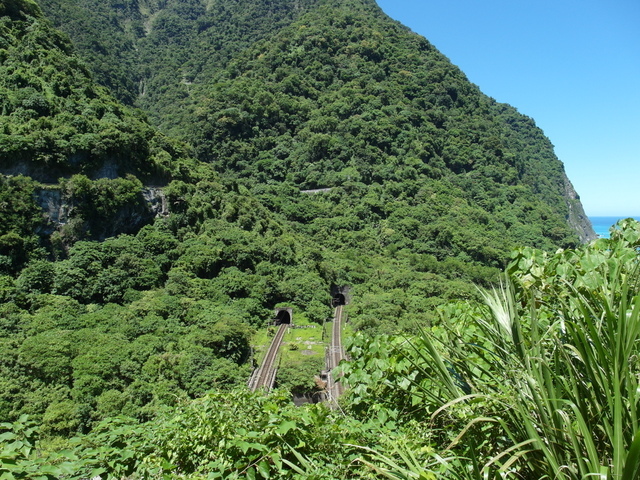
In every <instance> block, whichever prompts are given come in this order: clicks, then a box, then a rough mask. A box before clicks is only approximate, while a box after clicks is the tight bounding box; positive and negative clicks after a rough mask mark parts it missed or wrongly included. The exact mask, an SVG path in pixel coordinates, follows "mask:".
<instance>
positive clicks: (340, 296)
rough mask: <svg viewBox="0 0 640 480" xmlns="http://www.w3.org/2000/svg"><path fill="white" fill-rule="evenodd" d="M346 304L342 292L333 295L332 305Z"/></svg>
mask: <svg viewBox="0 0 640 480" xmlns="http://www.w3.org/2000/svg"><path fill="white" fill-rule="evenodd" d="M346 304H347V299H346V297H345V296H344V295H343V294H341V293H339V294H337V295H336V296H335V297H333V306H334V307H337V306H338V305H346Z"/></svg>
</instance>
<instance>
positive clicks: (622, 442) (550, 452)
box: [350, 220, 640, 480]
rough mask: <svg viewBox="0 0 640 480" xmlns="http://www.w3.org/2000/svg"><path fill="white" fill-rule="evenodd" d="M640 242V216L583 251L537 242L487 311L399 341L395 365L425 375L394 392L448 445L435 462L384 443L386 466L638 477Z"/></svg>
mask: <svg viewBox="0 0 640 480" xmlns="http://www.w3.org/2000/svg"><path fill="white" fill-rule="evenodd" d="M639 246H640V224H638V223H636V222H632V221H630V220H626V221H622V222H620V224H619V225H618V228H616V229H612V238H611V239H610V240H608V239H600V240H597V241H595V242H593V243H591V244H590V245H589V246H586V247H584V248H582V249H579V250H566V251H562V250H561V251H558V252H556V253H555V254H552V255H549V254H546V253H543V252H541V251H538V250H534V249H529V248H523V249H521V250H519V251H517V252H515V253H514V257H513V261H512V263H511V265H510V267H509V268H508V277H507V280H506V282H505V283H504V284H503V285H501V286H500V288H497V289H494V290H493V291H485V292H483V296H484V299H485V304H486V305H485V307H483V308H478V307H472V306H469V307H467V308H466V309H462V310H461V308H460V306H456V307H451V308H449V309H444V310H443V316H442V324H441V326H439V327H437V328H433V329H429V330H423V331H422V332H421V334H420V335H417V336H415V337H413V338H409V339H404V340H402V341H400V340H398V341H396V343H395V347H394V352H393V354H392V355H390V357H389V358H388V359H387V364H388V365H395V366H398V365H405V369H406V372H411V373H410V375H396V376H395V377H394V376H393V375H389V376H387V377H386V381H385V383H387V387H386V388H387V389H390V388H391V389H394V390H395V391H396V396H395V397H394V400H395V404H396V408H400V409H402V408H404V409H405V412H406V413H410V414H411V415H413V416H415V417H417V418H421V419H423V420H424V421H427V422H428V423H429V425H431V426H432V431H431V434H430V438H431V439H432V441H433V442H434V443H437V444H438V445H439V448H437V449H436V450H435V452H437V455H436V454H435V453H434V456H433V458H432V461H433V462H432V466H431V467H427V464H426V463H424V461H422V462H420V461H417V460H416V457H415V456H414V455H413V453H412V452H410V451H403V449H402V448H400V447H399V448H398V450H397V452H395V453H396V458H395V459H393V456H392V455H391V456H390V455H389V452H379V453H378V455H377V456H376V458H377V460H378V461H379V462H381V463H382V464H384V465H385V466H384V467H379V466H378V467H375V468H376V470H378V472H379V473H381V474H384V475H385V476H386V477H388V478H425V477H424V476H423V475H425V473H426V472H430V473H431V474H435V473H436V471H435V470H434V467H433V465H437V470H438V471H440V474H439V475H440V476H439V478H441V477H442V478H474V479H480V478H483V479H491V478H525V479H540V478H548V479H586V478H601V479H605V478H606V479H622V480H633V479H637V478H638V475H640V470H639V467H640V429H639V424H638V414H639V413H640V411H639V406H640V404H639V400H640V391H639V385H638V383H639V373H640V369H639V365H638V356H639V353H640V296H639V295H638V287H639V285H640V271H639V262H638V247H639ZM388 370H389V371H391V370H392V369H391V368H389V369H388ZM353 373H354V374H355V375H352V376H351V377H350V381H351V382H354V381H355V380H356V379H357V377H358V375H362V374H363V372H357V373H356V372H353ZM398 455H399V456H400V459H398ZM434 459H435V460H434ZM371 465H372V466H373V463H371ZM443 470H444V472H443Z"/></svg>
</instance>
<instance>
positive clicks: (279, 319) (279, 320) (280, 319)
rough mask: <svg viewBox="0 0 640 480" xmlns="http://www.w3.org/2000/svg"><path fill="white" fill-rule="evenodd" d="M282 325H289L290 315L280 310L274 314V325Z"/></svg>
mask: <svg viewBox="0 0 640 480" xmlns="http://www.w3.org/2000/svg"><path fill="white" fill-rule="evenodd" d="M283 323H287V324H290V323H291V314H290V313H289V312H288V311H286V310H280V311H279V312H278V313H277V314H276V325H282V324H283Z"/></svg>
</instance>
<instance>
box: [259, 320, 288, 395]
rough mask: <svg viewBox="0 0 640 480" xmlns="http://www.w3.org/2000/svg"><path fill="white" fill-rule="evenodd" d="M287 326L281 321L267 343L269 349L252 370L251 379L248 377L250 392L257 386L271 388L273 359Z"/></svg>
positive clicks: (275, 356)
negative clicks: (271, 338) (269, 342)
mask: <svg viewBox="0 0 640 480" xmlns="http://www.w3.org/2000/svg"><path fill="white" fill-rule="evenodd" d="M288 327H289V325H288V324H286V323H283V324H281V325H280V326H279V327H278V331H277V332H276V334H275V336H274V337H273V340H272V341H271V345H269V349H268V350H267V354H266V355H265V356H264V359H263V360H262V364H261V365H260V367H258V368H257V369H256V370H255V371H254V372H253V375H251V379H249V388H250V389H251V391H252V392H255V391H256V390H258V389H259V388H264V389H266V390H271V389H272V388H273V384H274V382H275V379H276V368H275V361H276V358H277V357H278V350H280V345H281V344H282V339H283V337H284V334H285V333H286V331H287V328H288Z"/></svg>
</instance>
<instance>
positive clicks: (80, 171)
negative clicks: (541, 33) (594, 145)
mask: <svg viewBox="0 0 640 480" xmlns="http://www.w3.org/2000/svg"><path fill="white" fill-rule="evenodd" d="M41 7H42V8H43V9H44V10H45V11H46V12H47V14H48V16H49V17H50V18H51V19H52V21H53V22H54V23H55V24H56V25H57V26H60V28H62V29H64V31H65V32H66V34H68V35H69V38H70V39H71V41H73V43H72V42H71V41H70V40H69V38H68V37H66V36H65V34H63V33H60V32H59V31H58V30H56V29H55V28H53V26H52V24H51V23H49V20H48V19H47V18H45V16H44V15H43V13H42V11H41ZM41 7H40V6H39V5H38V4H36V3H34V2H32V1H31V0H0V15H1V18H0V106H1V108H0V173H2V174H3V175H2V176H0V422H4V423H2V424H0V445H1V448H0V477H2V478H70V479H71V478H93V477H95V476H96V475H103V476H104V475H107V476H109V475H110V476H111V477H110V478H123V477H125V476H128V477H129V478H161V477H163V476H164V477H165V478H168V477H172V478H173V477H178V476H181V475H182V476H183V477H184V478H194V479H195V478H234V477H235V478H245V477H246V478H376V477H377V476H378V475H388V476H390V477H391V478H435V477H434V475H440V476H445V477H446V476H450V477H451V478H465V477H470V478H481V476H483V475H485V474H486V476H487V477H489V478H490V477H492V476H496V475H498V474H499V472H500V471H502V472H506V473H507V474H508V475H514V476H520V477H524V478H541V476H543V475H544V474H546V473H549V469H551V470H553V469H554V468H556V467H559V466H563V465H567V467H566V468H564V467H563V468H560V470H561V471H562V472H563V474H565V473H566V475H567V477H566V478H581V477H583V476H585V475H589V474H592V473H594V472H596V471H602V472H605V470H602V469H606V468H610V469H611V472H612V475H613V474H616V475H617V474H618V473H621V474H623V475H627V473H626V472H631V474H633V469H634V468H635V466H634V465H635V464H634V461H635V460H634V457H633V455H632V454H628V455H627V452H628V449H629V447H630V445H632V442H634V441H635V440H634V435H635V432H636V430H637V428H636V427H637V426H636V424H635V423H634V422H636V417H635V413H633V412H634V410H633V409H634V408H635V403H634V402H635V396H634V395H635V393H633V392H635V391H636V390H635V389H634V385H633V379H634V378H635V377H633V376H630V375H628V374H626V373H625V372H626V371H627V370H625V369H628V368H634V364H632V363H628V361H629V359H630V358H632V357H633V355H634V353H633V352H635V350H633V349H634V348H635V347H634V345H635V344H634V342H635V337H633V335H635V333H633V332H631V333H630V335H631V336H630V337H629V338H628V340H627V344H628V345H627V349H626V350H624V349H623V350H620V351H619V355H618V356H617V357H616V359H617V360H616V361H617V362H619V363H616V364H615V365H616V367H615V368H617V370H615V372H617V373H615V372H613V370H612V371H611V372H613V373H611V372H609V373H607V374H606V375H604V376H602V375H601V376H600V377H599V378H597V379H587V380H583V378H582V375H583V373H584V375H587V374H594V373H597V372H590V371H587V372H586V373H585V372H583V370H584V369H585V368H586V367H584V366H583V365H581V364H580V362H581V360H580V359H581V358H588V357H587V356H588V355H591V354H593V355H596V354H597V355H600V357H597V358H596V357H593V358H595V359H596V360H595V361H596V362H597V364H601V363H603V362H604V363H603V364H606V362H609V361H610V360H611V359H607V358H604V357H602V355H603V353H602V352H607V351H615V350H611V348H609V345H608V344H606V343H605V342H609V341H610V340H611V339H612V338H614V337H615V338H619V337H620V335H618V333H620V332H622V330H620V332H619V331H617V330H611V331H608V332H606V333H607V334H606V335H599V336H598V335H596V333H598V332H602V331H603V329H604V327H605V326H609V325H611V328H614V326H615V325H618V326H620V325H623V324H624V322H622V323H621V322H618V323H617V324H616V318H617V319H620V318H623V315H625V314H626V312H627V310H630V311H631V310H633V308H632V307H630V305H631V303H630V302H631V301H632V300H633V299H634V295H635V291H636V290H637V288H636V283H634V282H635V270H634V268H635V265H636V263H637V252H636V251H635V248H636V247H637V246H638V235H640V234H639V233H638V225H636V224H628V225H624V230H622V231H621V232H617V233H615V235H614V239H613V240H612V241H611V242H609V241H604V240H600V241H598V242H597V243H595V244H592V245H591V246H589V247H583V248H578V245H579V243H580V240H581V239H582V240H585V239H587V238H588V237H589V228H588V226H584V225H582V226H580V222H581V220H580V215H581V207H580V203H579V200H578V199H577V197H576V196H575V194H574V193H573V191H572V188H571V185H570V183H569V181H568V180H567V179H566V176H565V175H564V172H563V168H562V164H561V163H560V162H559V160H558V159H557V158H556V157H555V155H554V153H553V149H552V146H551V144H550V142H549V141H548V140H547V139H546V138H545V137H544V135H543V134H542V132H541V131H540V130H539V129H538V128H537V127H536V126H535V124H534V123H533V121H532V120H531V119H528V118H526V117H524V116H522V115H520V114H518V113H517V112H516V111H515V109H513V108H512V107H509V106H507V105H503V104H499V103H497V102H495V101H494V100H493V99H490V98H488V97H486V96H484V95H483V94H482V93H481V92H480V91H479V89H478V88H477V87H476V86H474V85H472V84H470V83H469V82H468V81H467V79H466V78H465V77H464V75H463V74H462V72H460V71H459V70H458V69H457V68H456V67H454V66H452V65H451V64H450V63H449V62H448V60H447V59H446V58H445V57H444V56H443V55H442V54H440V53H439V52H437V51H436V50H435V49H434V48H433V46H432V45H430V44H429V42H428V41H427V40H425V39H424V38H422V37H420V36H418V35H415V34H413V33H411V32H409V31H408V30H407V29H406V28H404V27H402V26H400V25H398V24H397V23H395V22H393V21H391V20H390V19H388V18H387V17H386V16H385V15H384V14H382V12H381V11H380V10H379V8H378V7H377V5H375V3H374V2H373V1H370V0H349V1H341V2H337V1H334V0H317V1H315V0H306V1H305V0H299V1H295V2H288V1H280V0H277V1H258V2H256V1H251V2H249V1H244V0H242V1H232V0H211V1H208V2H200V1H195V0H194V1H191V0H166V1H164V0H163V1H155V0H148V1H146V0H131V1H129V0H127V1H126V2H122V1H118V2H115V1H107V2H98V1H94V0H78V1H73V2H72V1H67V0H42V2H41ZM147 118H149V119H150V120H147ZM161 131H162V132H163V133H161ZM310 189H320V190H319V191H308V190H310ZM154 202H155V205H156V206H154ZM158 205H161V208H160V207H158ZM522 246H526V247H524V248H521V249H520V250H517V251H518V252H519V253H517V254H516V256H515V257H513V258H510V254H511V252H512V251H513V249H514V248H517V247H522ZM558 248H564V249H565V250H558ZM538 249H539V250H538ZM554 251H557V253H555V254H552V253H550V252H554ZM605 267H606V268H605ZM505 268H506V269H507V270H506V271H507V274H508V280H507V283H506V285H507V286H506V287H505V290H504V293H502V294H499V295H498V294H495V295H493V296H492V294H486V293H483V292H485V290H478V288H477V286H480V287H482V288H485V289H490V288H491V286H492V285H495V284H497V283H499V282H500V278H501V271H503V270H504V269H505ZM616 278H620V279H621V280H620V282H621V283H620V284H618V283H616V282H617V280H616ZM625 282H627V283H625ZM629 282H630V283H629ZM334 285H350V286H351V295H352V297H353V302H352V303H351V305H349V307H348V315H349V319H350V329H352V330H353V331H355V332H356V333H355V335H354V338H353V341H352V346H351V356H352V358H353V359H354V362H352V363H351V364H348V365H346V366H344V367H343V369H344V372H345V375H346V380H347V381H348V382H349V383H350V385H351V393H350V394H349V395H348V396H347V397H346V399H345V400H344V402H343V404H342V405H341V410H340V411H339V412H334V411H330V410H328V409H327V408H326V407H324V406H322V405H315V406H308V407H305V408H296V407H293V405H291V403H290V401H289V395H290V393H291V392H295V393H305V392H307V391H308V390H309V389H312V388H314V385H315V384H314V382H313V379H312V375H313V374H314V373H317V372H318V370H320V368H322V359H321V357H322V355H321V354H318V352H316V355H315V356H314V355H308V356H307V357H304V356H302V355H297V356H296V355H295V353H296V350H298V349H300V348H301V347H300V345H301V344H299V343H296V342H297V341H292V342H291V343H290V344H289V345H288V352H287V355H284V356H283V358H284V360H283V365H282V366H281V369H280V374H281V376H280V378H279V379H278V384H279V385H280V386H281V387H283V390H281V391H277V392H275V393H273V394H271V395H262V394H250V393H248V392H247V391H246V388H245V386H244V384H245V382H246V380H247V378H248V376H249V374H250V371H251V369H252V367H253V362H254V361H255V356H254V355H253V351H252V350H253V347H254V342H255V339H256V338H263V337H264V338H266V335H267V333H265V330H266V329H264V328H263V327H264V326H265V324H266V323H267V322H268V321H269V319H270V318H271V316H272V312H273V309H274V307H278V306H288V307H293V308H294V312H295V313H294V318H295V319H297V320H296V323H301V324H311V325H312V326H313V325H317V328H316V331H317V332H319V333H316V332H314V333H313V334H311V332H312V330H311V329H310V330H309V332H310V333H309V335H308V336H307V337H304V338H312V337H313V338H314V339H315V338H316V337H318V336H320V335H321V332H322V328H321V325H322V323H323V322H324V321H325V320H326V319H328V318H330V316H331V310H330V301H331V299H330V291H331V287H332V286H334ZM598 292H600V293H602V295H605V294H606V295H610V298H609V297H606V298H607V299H609V300H607V301H606V302H605V304H606V305H605V307H606V308H603V303H602V302H603V301H604V300H603V298H604V297H603V298H601V295H600V293H598ZM496 295H497V297H500V299H501V301H502V303H500V302H497V300H496ZM501 295H502V296H501ZM483 298H485V299H486V298H489V299H493V300H491V301H490V303H491V302H492V303H493V305H494V307H495V308H494V310H495V311H499V307H500V305H502V307H500V308H503V310H504V309H505V308H506V309H507V310H505V312H506V313H508V315H507V316H508V318H509V322H510V323H509V325H511V327H510V328H511V330H510V332H511V333H510V335H511V337H509V338H507V337H504V336H500V335H499V334H498V333H496V331H495V329H493V330H492V328H493V327H492V326H491V325H492V323H491V318H492V317H491V314H490V311H489V310H488V309H487V308H486V307H483V306H482V300H483ZM634 301H635V300H634ZM581 302H582V303H581ZM625 302H626V303H625ZM628 306H629V308H627V307H628ZM576 312H582V313H583V317H584V319H588V320H590V321H592V322H593V323H591V324H587V325H586V327H587V328H584V329H583V330H584V333H585V335H588V337H584V338H579V336H578V333H580V329H579V328H578V327H575V328H574V329H573V330H571V331H570V329H568V328H567V324H569V323H571V322H575V323H576V325H581V324H579V323H578V322H579V321H580V315H578V313H576ZM585 312H587V313H589V315H584V313H585ZM601 312H605V313H606V315H604V316H603V314H601ZM503 313H504V312H503ZM478 318H484V319H485V320H481V321H480V323H477V319H478ZM500 318H505V316H504V315H502V316H501V317H500ZM557 318H562V319H563V322H561V323H560V324H556V323H555V320H556V319H557ZM629 318H631V319H637V314H636V313H630V317H629ZM605 320H606V322H605ZM634 321H635V320H634ZM598 322H605V323H598ZM620 328H622V327H620ZM536 329H537V330H536ZM256 332H259V334H258V335H256ZM514 332H515V333H514ZM522 332H525V334H526V335H529V336H533V337H532V338H540V339H541V341H540V342H537V343H536V342H534V343H535V345H534V344H529V343H528V341H525V340H523V339H526V338H529V337H526V336H523V337H520V336H519V335H524V334H523V333H522ZM570 333H571V335H573V337H571V336H570ZM622 333H624V335H626V334H627V333H625V332H622ZM399 335H400V336H399ZM596 337H597V338H596ZM299 338H300V339H302V338H303V336H300V337H299ZM510 338H512V339H513V341H514V342H515V343H513V342H512V343H513V345H512V344H511V343H510V341H511V340H510ZM598 341H600V342H602V343H601V344H600V345H601V347H599V350H598V351H597V352H595V353H593V352H592V353H589V352H588V351H587V350H584V351H583V350H580V349H581V348H583V347H584V349H588V348H590V347H591V346H594V345H595V346H597V345H598ZM563 342H565V343H566V345H565V344H563ZM572 342H573V343H572ZM478 345H481V346H482V347H483V349H481V350H477V348H476V347H477V346H478ZM314 348H321V347H314ZM567 349H568V350H567ZM309 352H311V353H313V352H312V351H311V350H309V351H308V353H309ZM572 352H574V353H572ZM575 352H578V353H575ZM630 352H631V353H630ZM570 354H573V355H574V356H575V357H571V358H569V357H570V356H571V355H570ZM498 358H499V359H500V362H498V361H497V359H498ZM567 358H569V360H571V361H567ZM625 358H626V360H625ZM543 362H546V363H543ZM572 362H573V363H572ZM625 362H626V363H625ZM583 363H584V364H585V365H586V363H587V362H586V361H583ZM614 363H615V362H614ZM434 365H436V366H440V367H441V368H439V369H438V368H436V369H435V370H434V368H433V366H434ZM560 365H562V366H563V368H560ZM523 372H524V373H528V374H529V377H530V378H531V379H532V380H531V382H529V384H528V385H529V387H528V388H530V389H531V391H533V392H534V393H531V392H530V391H528V390H526V389H525V388H523V386H522V383H521V382H522V380H523V377H521V376H519V375H518V374H519V373H523ZM549 372H553V375H552V376H549V375H548V373H549ZM575 372H579V373H580V376H576V375H574V376H573V377H572V375H573V374H574V373H575ZM610 374H611V375H613V377H614V378H616V382H617V383H616V384H615V385H612V384H608V385H607V384H605V383H606V382H605V380H606V378H605V377H606V376H611V375H610ZM616 375H618V376H617V377H616ZM285 376H286V377H285ZM585 378H587V377H585ZM536 382H537V383H536ZM571 382H573V383H571ZM585 382H586V383H585ZM597 382H600V384H598V383H597ZM623 382H627V384H624V385H623ZM596 384H598V385H601V388H599V390H598V392H596V393H597V394H598V396H597V397H595V396H594V399H593V402H594V403H589V400H588V394H587V393H588V392H586V390H588V389H587V386H588V385H596ZM616 386H617V387H620V388H619V391H620V394H619V395H618V396H616V397H615V398H614V401H613V403H612V402H609V403H607V402H608V400H607V398H608V397H607V395H608V393H607V392H609V391H613V390H614V388H613V387H616ZM549 388H552V389H553V391H552V392H547V397H544V392H545V389H549ZM553 392H557V396H554V395H556V393H553ZM518 394H519V395H520V396H518ZM571 395H574V396H573V397H572V396H571ZM576 395H579V397H580V401H579V402H578V401H577V400H576V398H577V397H576ZM531 399H533V400H534V402H535V401H536V399H537V400H539V401H538V402H537V404H536V405H533V406H532V405H530V404H529V403H527V402H529V401H530V400H531ZM545 402H546V403H545ZM550 402H551V403H553V402H556V403H557V405H555V410H553V412H551V413H550V412H549V411H548V410H549V408H551V407H549V405H551V403H550ZM571 402H573V403H571ZM560 403H561V404H562V405H569V407H567V408H566V409H564V410H563V409H561V408H560V407H559V406H558V405H560ZM540 405H545V407H544V408H546V409H547V410H544V411H540V412H538V411H537V410H535V409H536V408H539V407H540ZM574 405H575V406H574ZM598 409H600V410H601V411H606V412H607V413H606V414H602V415H596V413H595V412H597V411H598ZM607 409H608V410H607ZM625 411H629V412H631V413H630V414H629V415H627V416H626V417H625V415H626V413H625ZM528 412H534V414H533V417H535V418H533V417H532V418H529V417H527V414H528ZM536 412H537V413H536ZM445 415H446V418H445ZM544 415H547V416H548V418H551V419H552V420H553V425H554V426H553V427H552V428H551V430H545V428H547V427H548V425H547V424H546V423H544V422H543V424H540V423H536V422H539V419H540V418H542V417H544ZM598 422H602V423H598ZM583 425H584V426H583ZM588 431H596V432H599V433H598V435H597V438H594V439H593V441H588V438H589V436H588V435H587V432H588ZM534 432H536V434H537V435H538V437H535V435H533V433H534ZM527 435H530V436H531V435H533V437H528V436H527ZM541 436H544V437H541ZM547 437H548V438H553V439H554V442H555V443H553V446H554V448H553V449H552V448H547V447H546V446H545V442H544V438H547ZM638 442H640V440H638ZM556 444H557V445H559V447H558V448H557V449H555V445H556ZM634 445H635V444H634ZM521 447H523V448H521ZM524 447H526V448H524ZM585 452H586V453H585ZM583 458H587V460H583ZM627 458H628V460H627ZM467 459H471V463H472V464H473V468H472V469H471V470H469V469H466V468H465V465H467V464H469V462H468V460H467ZM625 462H626V463H625ZM620 465H629V466H628V467H626V466H625V467H620ZM621 468H622V470H620V469H621ZM625 468H626V470H625ZM500 469H501V470H500ZM545 469H546V470H545ZM598 469H600V470H598ZM605 473H606V472H605ZM421 475H422V476H421ZM485 478H486V477H485ZM623 478H627V477H623ZM628 478H631V477H628Z"/></svg>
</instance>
